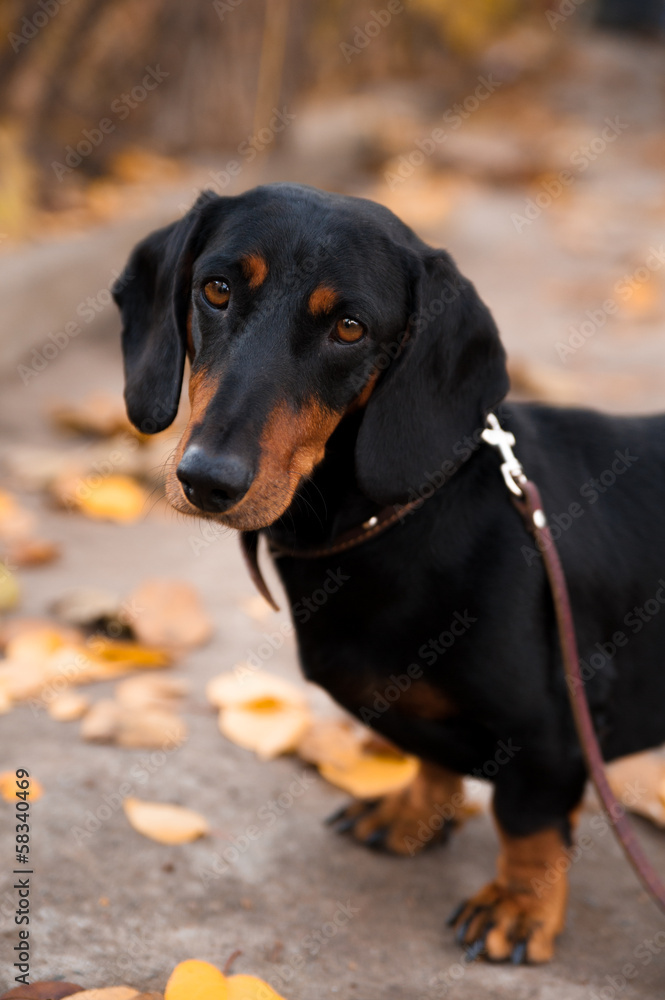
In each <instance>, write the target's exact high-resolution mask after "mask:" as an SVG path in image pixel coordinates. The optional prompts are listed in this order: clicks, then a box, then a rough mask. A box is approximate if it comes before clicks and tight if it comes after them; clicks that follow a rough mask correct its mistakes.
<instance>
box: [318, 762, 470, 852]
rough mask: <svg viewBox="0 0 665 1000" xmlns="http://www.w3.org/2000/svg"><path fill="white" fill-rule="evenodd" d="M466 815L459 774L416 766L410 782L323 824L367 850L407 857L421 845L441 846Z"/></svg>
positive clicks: (356, 805)
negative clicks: (345, 835)
mask: <svg viewBox="0 0 665 1000" xmlns="http://www.w3.org/2000/svg"><path fill="white" fill-rule="evenodd" d="M466 815H467V810H466V809H465V806H464V792H463V790H462V779H461V778H460V776H459V775H457V774H453V773H452V772H451V771H446V770H444V769H443V768H438V767H434V765H429V764H421V767H420V771H419V772H418V775H417V776H416V778H415V779H414V781H413V782H412V783H411V784H410V785H408V786H407V787H406V788H405V789H403V790H402V791H400V792H393V793H392V794H390V795H386V796H384V797H383V798H381V799H376V800H374V801H372V802H361V801H355V802H352V803H351V804H350V805H348V806H345V807H344V808H343V809H341V810H339V812H337V813H335V814H334V815H333V816H331V817H330V819H329V820H328V822H329V823H330V825H331V826H333V828H334V829H335V830H336V831H337V832H338V833H347V832H350V833H352V834H353V836H354V837H355V838H356V839H357V840H359V841H361V843H363V844H366V845H367V846H368V847H382V848H385V850H388V851H392V852H393V853H395V854H406V855H408V856H411V857H412V856H413V855H414V854H418V853H419V852H420V851H422V850H423V848H425V847H429V846H431V845H432V844H436V843H444V842H445V841H446V840H447V839H448V836H449V835H450V831H451V829H452V828H453V827H454V826H456V825H457V824H458V823H459V822H461V820H463V819H464V818H465V817H466Z"/></svg>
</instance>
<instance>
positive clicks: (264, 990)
mask: <svg viewBox="0 0 665 1000" xmlns="http://www.w3.org/2000/svg"><path fill="white" fill-rule="evenodd" d="M226 982H227V988H228V993H227V998H228V1000H284V997H283V996H281V995H280V994H279V993H275V991H274V989H273V988H272V986H269V985H268V984H267V983H265V982H264V981H263V980H262V979H258V978H257V977H256V976H244V975H237V976H229V977H228V979H227V981H226Z"/></svg>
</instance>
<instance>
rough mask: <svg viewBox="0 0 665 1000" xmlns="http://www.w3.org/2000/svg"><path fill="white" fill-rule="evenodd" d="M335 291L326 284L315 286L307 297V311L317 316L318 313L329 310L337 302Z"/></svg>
mask: <svg viewBox="0 0 665 1000" xmlns="http://www.w3.org/2000/svg"><path fill="white" fill-rule="evenodd" d="M337 298H338V296H337V292H336V291H335V290H334V288H328V287H327V286H326V285H319V287H318V288H315V289H314V291H313V292H312V294H311V295H310V297H309V302H308V303H307V304H308V306H309V311H310V312H311V313H312V314H313V315H314V316H318V315H319V314H320V313H327V312H330V310H331V309H332V307H333V306H334V305H335V303H336V302H337Z"/></svg>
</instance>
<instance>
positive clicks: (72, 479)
mask: <svg viewBox="0 0 665 1000" xmlns="http://www.w3.org/2000/svg"><path fill="white" fill-rule="evenodd" d="M52 491H53V495H54V496H55V498H56V500H58V502H59V503H60V504H61V505H62V506H63V507H70V508H71V507H74V508H76V510H79V511H81V513H82V514H85V515H86V517H90V518H93V519H94V520H98V521H100V520H103V521H115V522H117V523H118V524H131V523H133V522H134V521H138V519H139V518H140V517H141V515H142V514H143V511H144V509H145V504H146V501H147V499H148V497H147V494H146V492H145V490H144V489H143V487H142V486H141V485H140V483H138V482H137V481H136V479H133V478H132V477H131V476H125V475H121V474H118V473H116V474H114V475H111V476H106V478H105V479H103V480H102V481H101V482H100V483H99V484H98V485H96V486H91V485H90V484H89V482H87V481H86V478H85V477H80V476H65V477H64V478H63V477H60V478H59V479H57V480H56V481H55V482H54V483H53V486H52Z"/></svg>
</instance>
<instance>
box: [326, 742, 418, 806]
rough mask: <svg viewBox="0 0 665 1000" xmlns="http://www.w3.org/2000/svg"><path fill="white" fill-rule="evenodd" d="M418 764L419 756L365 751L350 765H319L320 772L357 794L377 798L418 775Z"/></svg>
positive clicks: (349, 791)
mask: <svg viewBox="0 0 665 1000" xmlns="http://www.w3.org/2000/svg"><path fill="white" fill-rule="evenodd" d="M419 766H420V764H419V761H418V759H417V758H416V757H405V756H404V757H401V758H400V757H398V756H396V755H395V754H389V755H388V754H379V753H368V752H367V751H365V752H364V753H363V754H362V756H361V757H360V759H359V760H358V761H357V762H356V763H355V764H353V765H351V767H339V766H336V765H335V764H326V763H323V764H320V765H319V773H320V774H321V776H322V777H323V778H325V779H326V781H329V782H330V783H331V784H332V785H337V787H338V788H343V789H344V791H345V792H348V793H349V794H350V795H353V796H354V798H357V799H374V798H379V797H380V796H382V795H387V794H388V793H389V792H398V791H400V789H402V788H405V787H406V786H407V785H408V784H410V783H411V782H412V781H413V779H414V778H415V777H416V774H417V772H418V768H419Z"/></svg>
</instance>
